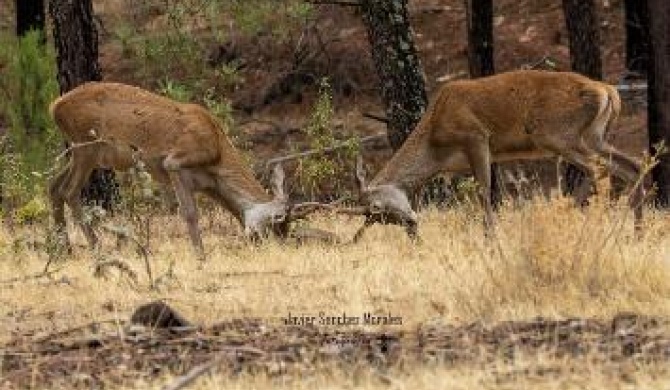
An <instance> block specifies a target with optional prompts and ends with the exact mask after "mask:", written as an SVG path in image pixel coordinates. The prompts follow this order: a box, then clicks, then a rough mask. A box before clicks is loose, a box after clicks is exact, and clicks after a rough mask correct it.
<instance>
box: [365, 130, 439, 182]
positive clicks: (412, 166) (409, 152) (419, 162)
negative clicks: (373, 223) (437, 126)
mask: <svg viewBox="0 0 670 390" xmlns="http://www.w3.org/2000/svg"><path fill="white" fill-rule="evenodd" d="M417 130H419V129H417ZM426 137H427V135H426V134H425V133H424V132H421V133H417V134H412V136H410V137H409V138H408V139H407V140H406V141H405V143H404V144H403V146H402V147H401V148H400V149H398V151H397V152H396V153H395V154H394V155H393V157H392V158H391V160H389V162H388V163H386V165H385V166H384V168H382V170H381V171H380V172H379V173H378V174H377V176H375V178H374V179H373V180H372V182H371V183H370V185H371V186H375V185H382V184H392V185H396V186H398V187H401V188H403V189H404V190H406V191H412V190H414V189H416V188H417V187H419V186H421V185H422V184H424V183H425V182H426V181H428V180H429V179H430V178H431V177H432V176H434V175H435V174H436V173H437V172H438V171H439V165H438V163H437V160H436V157H435V155H434V151H433V150H432V148H431V147H430V145H429V143H428V140H427V139H426Z"/></svg>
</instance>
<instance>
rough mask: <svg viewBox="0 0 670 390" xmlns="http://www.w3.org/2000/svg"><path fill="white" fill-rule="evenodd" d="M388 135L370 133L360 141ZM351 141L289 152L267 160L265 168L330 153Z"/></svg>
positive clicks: (365, 141)
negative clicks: (298, 151)
mask: <svg viewBox="0 0 670 390" xmlns="http://www.w3.org/2000/svg"><path fill="white" fill-rule="evenodd" d="M386 137H387V135H386V134H375V135H369V136H367V137H363V138H361V139H360V140H359V141H358V142H360V143H361V145H362V144H365V143H368V142H373V141H378V140H381V139H386ZM349 145H350V143H349V142H341V143H339V144H336V145H333V146H329V147H327V148H323V149H312V150H306V151H304V152H300V153H294V154H289V155H287V156H282V157H276V158H271V159H269V160H267V161H266V162H265V168H266V169H267V168H268V167H270V166H272V165H275V164H278V163H282V162H285V161H292V160H297V159H299V158H303V157H307V156H313V155H315V154H323V153H329V152H332V151H335V150H337V149H342V148H345V147H347V146H349Z"/></svg>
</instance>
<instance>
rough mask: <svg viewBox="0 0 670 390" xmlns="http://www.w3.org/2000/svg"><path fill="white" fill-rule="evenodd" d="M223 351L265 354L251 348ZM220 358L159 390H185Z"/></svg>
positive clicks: (198, 367) (226, 349) (192, 370)
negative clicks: (184, 389)
mask: <svg viewBox="0 0 670 390" xmlns="http://www.w3.org/2000/svg"><path fill="white" fill-rule="evenodd" d="M224 351H226V352H228V353H235V354H237V353H240V352H243V353H244V352H246V353H250V354H252V355H256V356H264V355H265V354H266V353H265V351H262V350H260V349H258V348H253V347H233V348H225V349H224ZM221 362H222V358H221V357H216V358H214V359H212V360H211V361H209V362H207V363H203V364H200V365H198V366H195V367H193V368H192V369H191V370H190V371H189V372H187V373H186V374H184V375H182V376H180V377H178V378H177V379H176V380H174V381H173V382H172V383H169V384H167V385H166V386H163V387H162V388H161V390H180V389H183V388H185V387H186V386H188V385H190V384H191V383H193V382H194V381H195V380H196V379H198V378H199V377H201V376H203V375H205V374H207V373H208V372H209V371H211V370H212V368H214V367H216V366H218V365H219V364H221Z"/></svg>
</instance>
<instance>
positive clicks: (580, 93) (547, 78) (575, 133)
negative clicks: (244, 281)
mask: <svg viewBox="0 0 670 390" xmlns="http://www.w3.org/2000/svg"><path fill="white" fill-rule="evenodd" d="M620 108H621V101H620V98H619V94H618V92H617V91H616V89H615V88H613V87H612V86H610V85H608V84H605V83H602V82H598V81H593V80H591V79H589V78H587V77H584V76H581V75H579V74H576V73H569V72H544V71H535V70H522V71H515V72H509V73H502V74H498V75H495V76H490V77H485V78H479V79H475V80H461V81H453V82H450V83H448V84H445V85H443V86H441V88H440V89H439V91H438V92H437V93H436V95H435V96H434V99H433V101H432V103H431V104H430V105H429V107H428V109H427V111H426V113H425V114H424V116H423V118H422V119H421V121H420V122H419V124H418V125H417V127H416V128H415V130H414V131H413V132H412V134H411V135H410V136H409V138H408V139H407V140H406V141H405V143H404V144H403V146H402V147H401V148H400V149H399V150H398V151H397V152H396V153H395V154H394V155H393V157H392V158H391V160H390V161H389V162H388V163H387V164H386V165H385V166H384V168H383V169H382V170H381V171H380V172H379V173H378V174H377V175H376V177H375V178H374V179H373V180H372V181H371V182H370V183H369V184H368V183H366V180H365V174H364V172H363V171H362V166H361V165H360V164H359V167H358V169H357V178H358V182H359V187H360V190H361V200H362V203H363V206H362V207H360V208H358V209H357V210H356V211H354V212H357V213H362V214H365V215H366V220H365V223H364V225H363V227H362V228H361V229H360V230H359V231H358V232H357V233H356V235H355V236H354V241H356V240H358V239H359V238H360V237H361V235H362V234H363V232H364V230H365V229H366V228H367V227H368V226H370V225H372V224H374V223H376V222H385V223H394V224H401V225H405V226H406V228H407V232H408V233H409V234H410V236H413V237H415V236H416V225H417V215H416V213H415V212H414V210H413V209H412V206H411V205H410V201H409V198H408V193H409V192H410V191H412V190H413V189H415V188H417V187H419V186H420V185H422V184H423V183H424V182H426V181H427V180H428V179H429V178H431V177H432V176H434V175H435V174H437V173H438V172H459V171H467V170H468V168H470V169H471V170H472V172H473V173H474V176H475V179H476V181H477V182H478V185H479V193H478V195H479V198H480V200H481V202H482V204H483V207H484V221H485V226H486V227H487V228H490V227H492V226H493V225H494V215H493V211H492V207H491V197H490V188H491V163H492V162H503V161H509V160H519V159H536V158H542V157H546V156H550V155H559V156H561V157H562V158H564V159H565V160H567V161H569V162H571V163H573V164H575V165H577V166H579V167H581V168H582V169H583V170H584V172H586V173H587V175H588V176H589V178H590V179H591V181H592V182H595V179H596V175H597V168H598V167H599V165H603V166H604V167H605V168H607V169H608V170H609V171H610V172H611V173H612V174H613V175H615V176H617V177H619V178H621V179H623V180H625V181H626V182H628V183H630V184H631V185H632V186H634V187H635V188H633V193H632V195H631V197H630V199H629V201H630V205H631V207H633V208H634V210H635V212H634V214H635V221H636V226H639V222H640V220H641V218H642V197H643V193H642V191H643V189H642V186H641V185H640V175H641V165H640V163H639V162H638V161H636V160H635V159H633V158H631V157H629V156H627V155H626V154H624V153H622V152H621V151H619V150H617V149H615V148H614V147H613V146H612V145H610V144H609V143H607V141H605V138H604V137H605V134H606V132H607V131H608V130H609V129H610V127H611V126H612V123H613V122H614V121H615V119H616V118H617V116H618V115H619V111H620ZM589 185H590V183H587V182H586V181H585V183H584V185H582V186H581V187H580V188H579V189H578V190H577V191H576V193H575V197H576V198H577V200H578V202H579V203H581V202H582V201H583V200H584V198H585V197H586V196H588V193H589V189H590V187H589ZM350 213H351V211H350Z"/></svg>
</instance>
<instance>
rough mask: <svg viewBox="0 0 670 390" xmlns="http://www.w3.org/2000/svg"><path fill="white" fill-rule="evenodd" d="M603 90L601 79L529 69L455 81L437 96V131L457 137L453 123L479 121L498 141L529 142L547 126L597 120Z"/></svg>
mask: <svg viewBox="0 0 670 390" xmlns="http://www.w3.org/2000/svg"><path fill="white" fill-rule="evenodd" d="M603 91H604V87H603V84H602V83H599V82H597V81H593V80H590V79H588V78H587V77H584V76H581V75H579V74H576V73H570V72H544V71H530V70H528V71H516V72H507V73H501V74H498V75H494V76H489V77H484V78H480V79H475V80H461V81H454V82H451V83H449V84H446V85H445V86H443V87H442V90H441V91H440V92H439V93H438V95H437V96H436V102H435V107H434V113H433V124H436V126H433V128H434V130H433V131H436V132H438V133H439V132H442V133H445V134H444V137H443V138H445V139H447V138H448V139H453V134H450V133H451V132H452V131H458V129H459V126H458V125H456V126H449V125H450V124H454V123H456V124H461V123H473V121H474V122H476V123H477V124H478V125H481V127H482V128H483V129H484V131H485V132H486V133H487V135H490V136H492V137H493V138H494V141H495V140H496V138H498V139H499V140H500V143H504V142H506V141H509V142H512V143H514V142H525V141H526V138H528V136H529V135H532V134H533V132H536V131H540V130H542V129H546V130H548V131H551V130H552V129H554V128H557V127H561V128H563V127H565V128H569V127H579V126H580V125H582V124H584V123H587V122H588V121H590V120H592V119H593V118H594V117H595V115H596V114H597V112H598V109H599V107H600V104H601V102H602V97H603V93H604V92H603ZM459 122H460V123H459ZM472 130H473V129H472V128H469V129H464V131H467V132H470V133H471V132H472ZM436 138H438V139H439V138H440V134H436ZM495 143H496V142H494V144H495Z"/></svg>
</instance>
